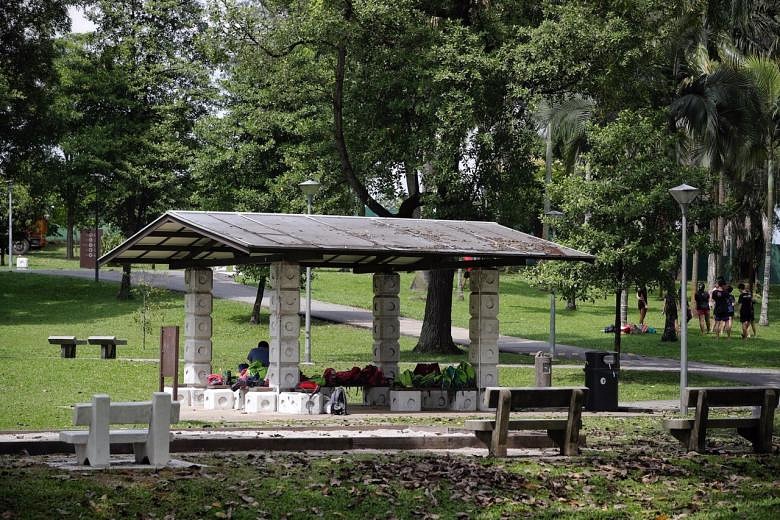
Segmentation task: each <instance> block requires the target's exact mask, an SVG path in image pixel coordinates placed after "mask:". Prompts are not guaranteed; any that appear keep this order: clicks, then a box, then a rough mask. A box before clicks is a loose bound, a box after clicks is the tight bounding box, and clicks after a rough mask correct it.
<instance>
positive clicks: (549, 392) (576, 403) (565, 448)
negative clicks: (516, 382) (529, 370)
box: [465, 387, 588, 457]
mask: <svg viewBox="0 0 780 520" xmlns="http://www.w3.org/2000/svg"><path fill="white" fill-rule="evenodd" d="M587 391H588V389H587V388H584V387H583V388H580V387H573V388H556V387H553V388H536V387H532V388H501V387H490V388H486V389H485V390H484V392H485V394H484V399H485V403H484V404H485V406H487V407H488V408H495V409H496V418H495V419H494V420H467V421H466V424H465V429H466V430H472V431H474V434H475V435H476V436H477V438H478V439H479V440H481V441H482V442H483V443H485V444H486V445H487V447H488V453H489V455H491V456H494V457H506V453H507V437H508V434H509V431H510V430H544V431H546V432H547V436H548V437H549V438H550V439H551V440H552V441H553V442H554V443H555V445H556V446H558V447H559V448H560V450H561V455H576V454H577V453H579V445H580V427H581V423H582V407H583V404H584V402H585V394H586V392H587ZM552 408H555V409H561V408H564V409H566V410H567V411H568V414H567V416H566V418H565V419H564V418H561V419H519V420H511V421H510V420H509V412H515V411H521V410H526V411H527V410H528V409H534V410H545V409H548V410H549V409H552Z"/></svg>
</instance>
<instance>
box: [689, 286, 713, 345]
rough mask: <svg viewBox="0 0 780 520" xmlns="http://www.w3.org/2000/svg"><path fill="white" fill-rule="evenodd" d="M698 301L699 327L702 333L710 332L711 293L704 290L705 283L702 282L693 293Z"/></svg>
mask: <svg viewBox="0 0 780 520" xmlns="http://www.w3.org/2000/svg"><path fill="white" fill-rule="evenodd" d="M693 299H694V300H695V302H696V315H697V316H698V317H699V328H700V329H701V333H702V335H704V334H709V332H710V330H711V327H710V295H709V294H707V291H705V290H704V284H703V283H700V284H699V286H698V287H697V288H696V293H695V294H694V295H693Z"/></svg>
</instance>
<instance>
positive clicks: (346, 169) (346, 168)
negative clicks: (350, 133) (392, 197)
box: [333, 42, 393, 217]
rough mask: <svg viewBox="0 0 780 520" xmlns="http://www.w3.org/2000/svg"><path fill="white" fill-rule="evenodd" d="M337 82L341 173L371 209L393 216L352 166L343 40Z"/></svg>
mask: <svg viewBox="0 0 780 520" xmlns="http://www.w3.org/2000/svg"><path fill="white" fill-rule="evenodd" d="M336 53H337V60H336V82H335V85H334V87H333V134H334V140H335V145H336V151H337V152H338V154H339V160H340V161H341V173H342V174H343V175H344V178H345V179H346V181H347V183H349V185H350V187H351V188H352V191H354V192H355V195H357V197H358V199H360V201H361V202H363V204H365V205H366V206H368V207H369V209H371V211H373V212H374V213H376V214H377V215H378V216H380V217H392V216H393V214H392V213H390V212H389V211H388V210H387V209H386V208H385V207H384V206H382V205H381V204H379V203H378V202H377V201H376V200H375V199H374V198H373V197H372V196H371V195H370V194H369V193H368V190H367V189H366V187H365V186H364V185H363V183H362V182H360V180H359V179H358V178H357V176H356V175H355V170H354V169H353V168H352V162H351V161H350V159H349V153H348V152H347V144H346V142H345V140H344V107H343V104H344V69H345V66H346V59H347V50H346V47H345V45H344V43H343V42H341V43H339V44H338V45H337V46H336Z"/></svg>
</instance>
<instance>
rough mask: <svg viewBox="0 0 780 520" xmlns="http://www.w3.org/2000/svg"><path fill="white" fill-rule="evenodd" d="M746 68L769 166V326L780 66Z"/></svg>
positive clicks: (764, 306) (755, 62)
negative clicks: (757, 107) (756, 105)
mask: <svg viewBox="0 0 780 520" xmlns="http://www.w3.org/2000/svg"><path fill="white" fill-rule="evenodd" d="M743 68H744V70H745V72H746V73H747V75H748V77H749V78H750V80H751V83H752V86H753V89H754V92H755V94H756V100H757V101H758V103H759V108H760V111H759V118H758V120H757V121H758V123H759V125H760V128H761V137H762V138H761V140H760V142H759V144H760V149H761V152H762V155H763V159H764V164H765V165H766V166H765V168H766V181H767V192H766V215H765V219H764V275H763V285H762V288H761V315H760V317H759V321H758V323H759V325H769V316H768V308H769V282H770V279H769V278H770V273H771V264H772V231H773V229H774V221H775V172H774V169H775V152H776V149H777V145H778V140H777V139H778V133H780V64H779V63H778V61H777V60H775V59H772V58H769V57H766V56H751V57H748V58H746V59H745V60H744V63H743Z"/></svg>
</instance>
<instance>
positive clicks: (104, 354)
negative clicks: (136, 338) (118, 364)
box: [87, 336, 127, 359]
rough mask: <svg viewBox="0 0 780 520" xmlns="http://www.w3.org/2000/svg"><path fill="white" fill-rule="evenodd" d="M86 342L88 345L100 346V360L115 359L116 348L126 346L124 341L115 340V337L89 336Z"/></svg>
mask: <svg viewBox="0 0 780 520" xmlns="http://www.w3.org/2000/svg"><path fill="white" fill-rule="evenodd" d="M87 341H88V342H89V344H90V345H100V357H101V358H102V359H116V346H117V345H127V340H126V339H116V336H90V337H88V338H87Z"/></svg>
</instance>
